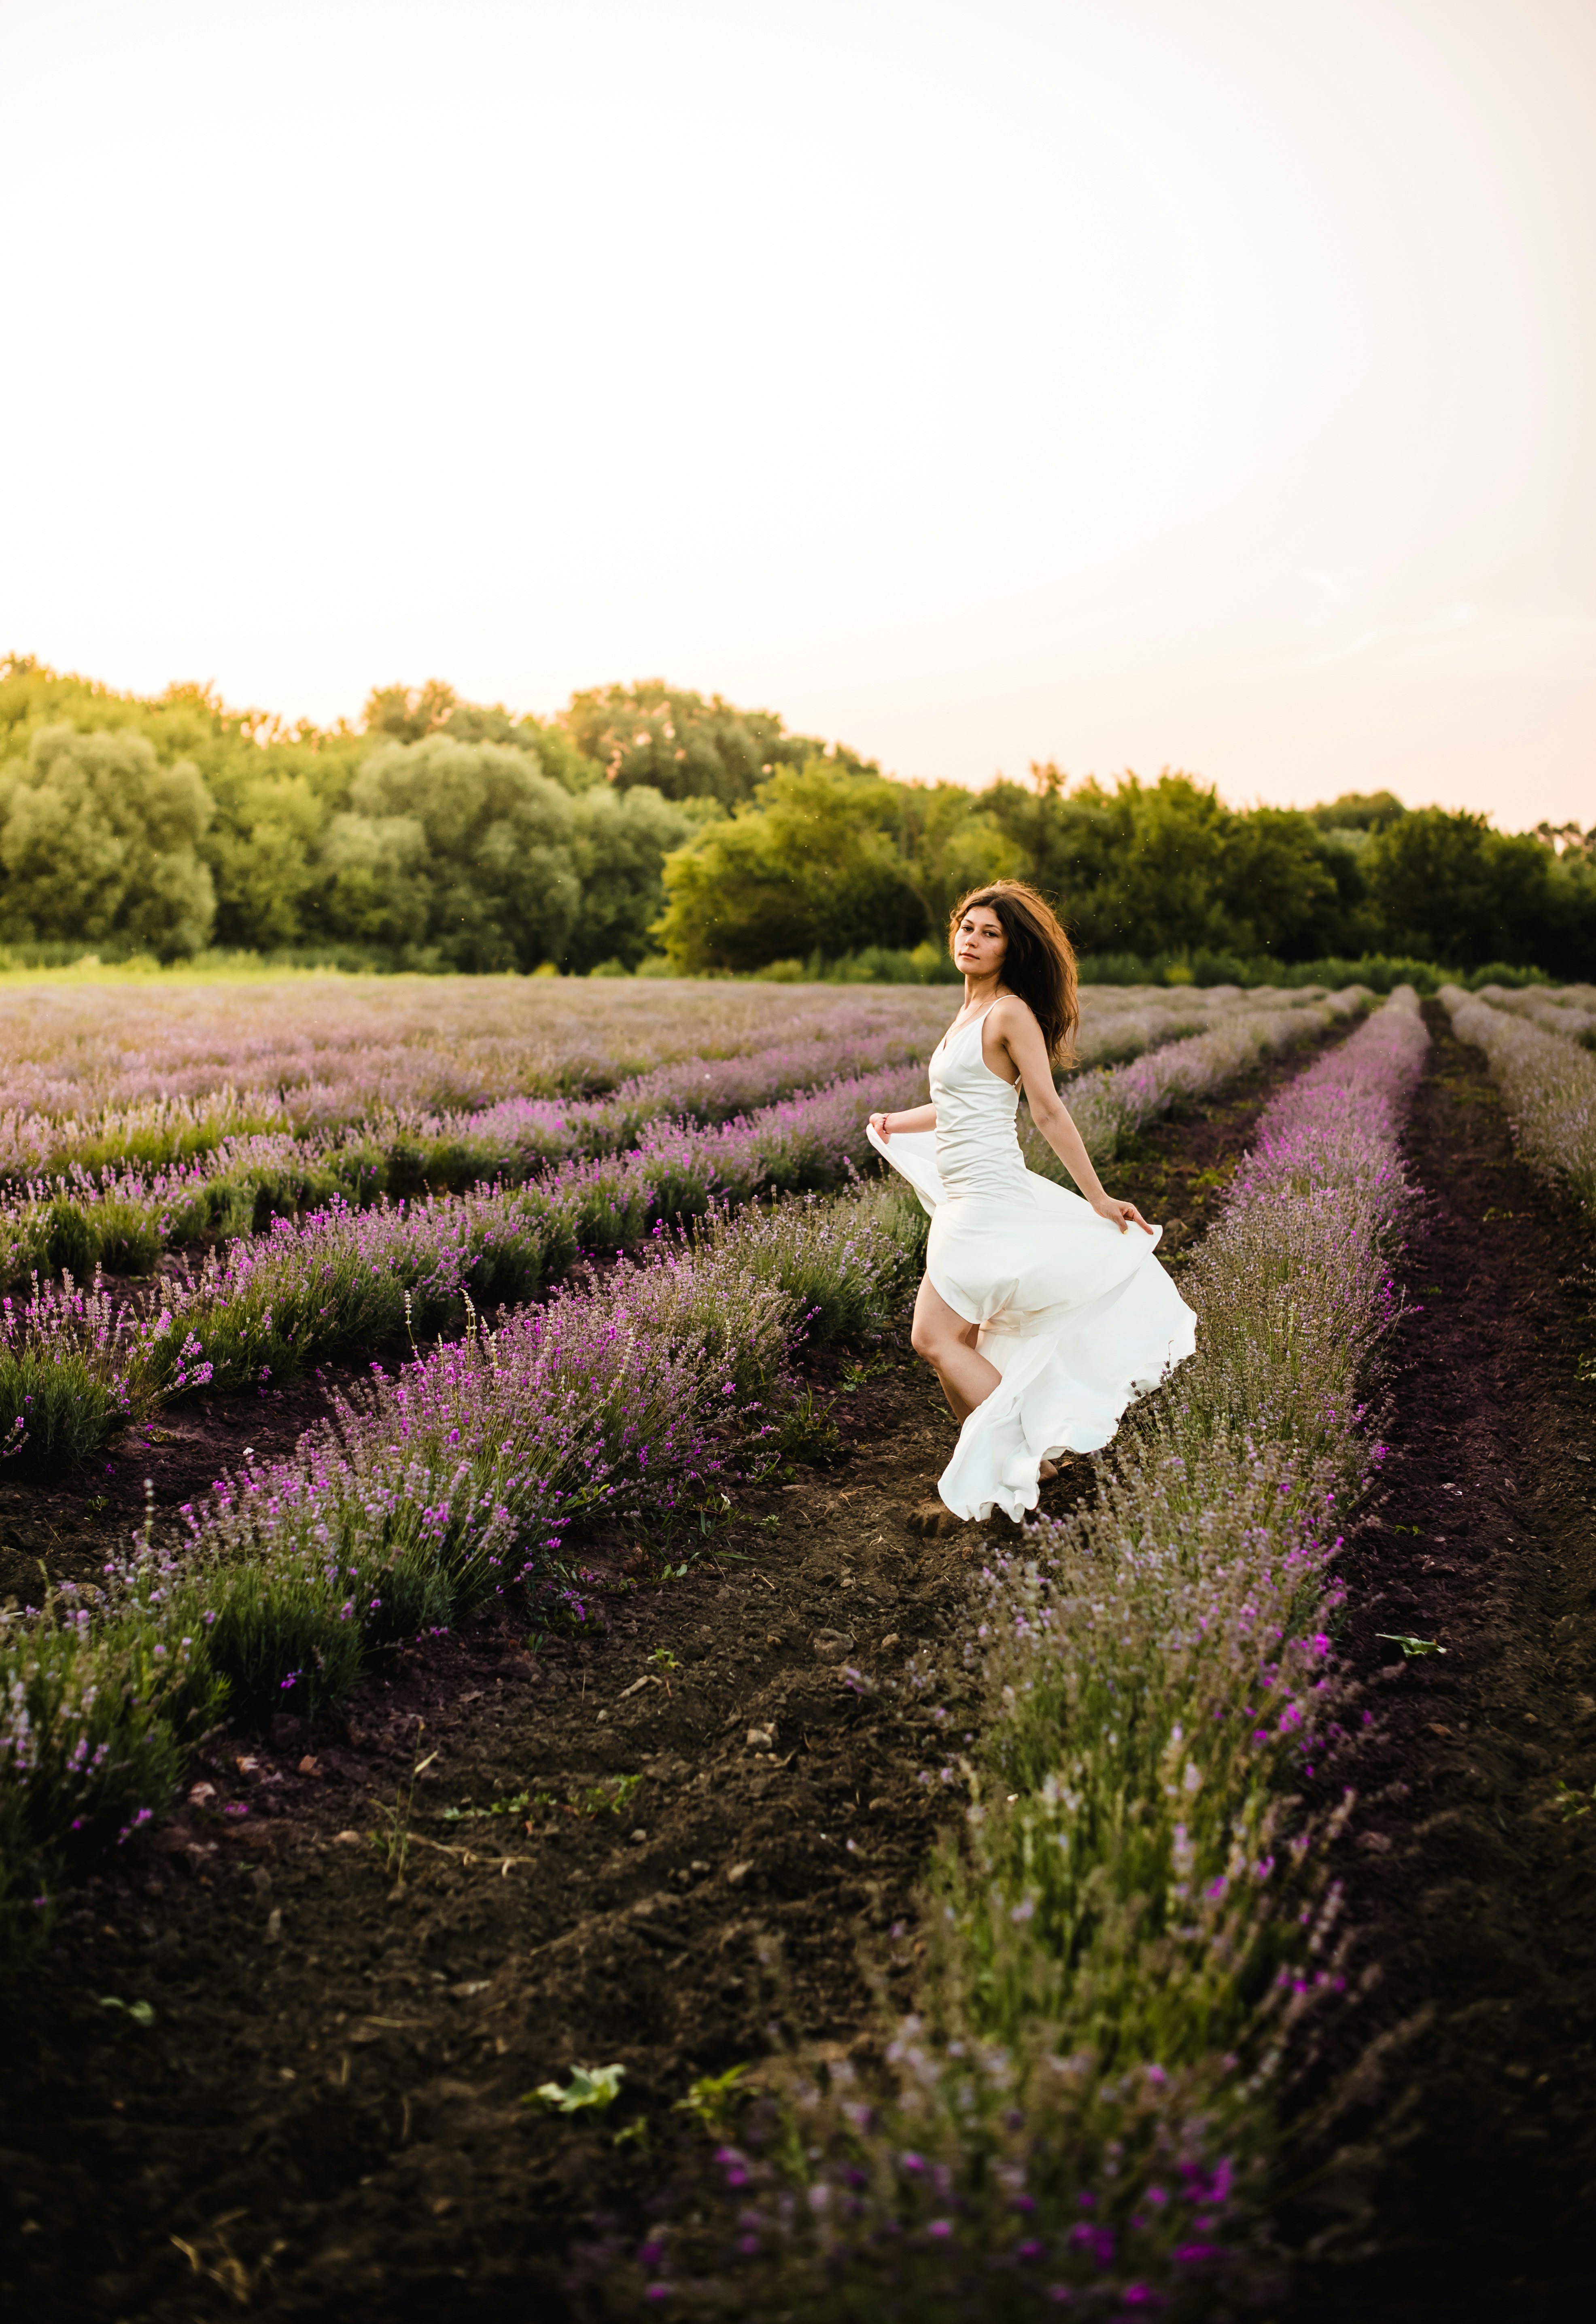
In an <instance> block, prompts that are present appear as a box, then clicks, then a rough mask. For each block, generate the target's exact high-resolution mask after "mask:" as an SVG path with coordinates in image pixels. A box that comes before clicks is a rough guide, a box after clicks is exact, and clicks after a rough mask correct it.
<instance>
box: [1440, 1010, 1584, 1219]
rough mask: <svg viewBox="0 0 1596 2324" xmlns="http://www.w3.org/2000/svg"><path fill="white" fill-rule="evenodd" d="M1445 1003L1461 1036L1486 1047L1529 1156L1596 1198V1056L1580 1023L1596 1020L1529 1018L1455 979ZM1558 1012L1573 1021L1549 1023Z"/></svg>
mask: <svg viewBox="0 0 1596 2324" xmlns="http://www.w3.org/2000/svg"><path fill="white" fill-rule="evenodd" d="M1441 1002H1442V1006H1443V1007H1444V1009H1445V1010H1446V1012H1447V1015H1448V1016H1449V1017H1450V1018H1451V1019H1452V1029H1453V1032H1454V1033H1455V1034H1456V1035H1457V1037H1458V1039H1459V1040H1460V1041H1468V1042H1471V1044H1472V1045H1473V1046H1474V1047H1476V1048H1480V1049H1483V1050H1484V1052H1485V1056H1486V1061H1487V1063H1488V1064H1489V1065H1490V1072H1491V1078H1492V1079H1493V1080H1494V1081H1495V1082H1496V1084H1497V1085H1498V1086H1499V1089H1500V1091H1501V1093H1502V1095H1503V1097H1504V1098H1505V1099H1506V1100H1507V1103H1508V1112H1509V1114H1510V1116H1511V1119H1512V1124H1513V1136H1514V1139H1515V1142H1516V1144H1517V1145H1518V1149H1519V1151H1520V1153H1521V1154H1523V1156H1524V1157H1525V1159H1526V1160H1527V1161H1528V1162H1531V1163H1533V1164H1534V1165H1535V1166H1536V1167H1537V1168H1538V1169H1540V1170H1543V1171H1547V1172H1557V1173H1560V1174H1561V1175H1562V1176H1564V1177H1565V1178H1567V1180H1568V1181H1569V1183H1570V1184H1571V1185H1573V1188H1574V1190H1575V1192H1576V1193H1577V1194H1580V1195H1582V1197H1583V1199H1584V1200H1585V1201H1586V1202H1587V1203H1588V1202H1591V1201H1592V1200H1596V1057H1592V1056H1591V1055H1590V1053H1589V1051H1588V1050H1587V1049H1585V1048H1583V1047H1579V1046H1578V1044H1579V1042H1580V1041H1581V1040H1582V1038H1583V1033H1582V1022H1590V1023H1592V1024H1596V1018H1586V1017H1585V1013H1584V1012H1582V1011H1576V1010H1572V1009H1570V1010H1555V1011H1554V1010H1550V1009H1546V1010H1542V1011H1541V1012H1539V1013H1538V1014H1537V1015H1536V1017H1535V1019H1533V1020H1531V1021H1527V1020H1526V1018H1525V1016H1524V1015H1523V1014H1522V1013H1521V1012H1518V1011H1513V1012H1511V1013H1509V1012H1508V1010H1506V1009H1503V1008H1500V1007H1496V1006H1493V1005H1492V1003H1491V1002H1490V1001H1488V1000H1487V999H1486V998H1485V997H1484V996H1483V995H1481V996H1480V997H1478V998H1476V997H1475V996H1473V995H1472V994H1470V993H1467V992H1462V991H1460V990H1459V989H1458V987H1457V986H1456V985H1455V984H1447V985H1443V987H1442V989H1441ZM1558 1016H1564V1017H1567V1018H1569V1019H1574V1020H1576V1021H1574V1022H1571V1023H1569V1024H1568V1025H1566V1026H1564V1025H1557V1026H1556V1027H1555V1028H1554V1029H1551V1028H1550V1020H1553V1019H1554V1018H1555V1017H1558Z"/></svg>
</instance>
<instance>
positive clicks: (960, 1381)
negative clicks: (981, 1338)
mask: <svg viewBox="0 0 1596 2324" xmlns="http://www.w3.org/2000/svg"><path fill="white" fill-rule="evenodd" d="M909 1338H910V1342H911V1343H912V1345H913V1347H914V1351H915V1353H916V1355H917V1356H923V1357H924V1358H925V1360H926V1361H927V1363H928V1364H929V1365H930V1367H931V1369H932V1370H933V1371H934V1372H935V1373H936V1377H937V1379H938V1380H939V1381H940V1382H941V1384H942V1393H943V1395H944V1396H945V1397H946V1398H947V1405H948V1410H949V1411H950V1412H951V1413H952V1414H953V1416H954V1418H955V1420H956V1421H958V1422H959V1424H960V1425H961V1426H962V1425H964V1422H965V1421H966V1420H968V1418H969V1417H970V1415H971V1414H972V1413H973V1411H974V1409H975V1407H976V1406H977V1405H978V1404H984V1403H985V1402H986V1399H987V1397H989V1396H990V1395H991V1394H992V1390H993V1388H996V1386H997V1384H998V1382H999V1380H1000V1379H1001V1378H1002V1374H1001V1372H1000V1371H999V1369H998V1368H997V1366H996V1365H995V1364H989V1363H988V1362H987V1360H986V1358H985V1357H984V1356H983V1354H982V1352H981V1351H980V1349H979V1348H978V1347H977V1346H976V1344H975V1340H976V1327H975V1325H974V1324H973V1323H965V1321H964V1317H963V1316H962V1315H960V1314H955V1311H954V1309H953V1308H951V1307H950V1306H949V1305H948V1304H947V1302H946V1299H944V1298H943V1296H942V1295H941V1293H940V1292H939V1291H936V1290H935V1289H934V1288H933V1286H932V1283H931V1278H930V1277H929V1276H928V1275H927V1277H926V1278H925V1280H924V1282H923V1283H922V1284H921V1285H920V1288H919V1296H918V1297H917V1299H916V1301H915V1303H914V1327H913V1329H912V1331H911V1332H910V1333H909Z"/></svg>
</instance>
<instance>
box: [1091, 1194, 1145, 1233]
mask: <svg viewBox="0 0 1596 2324" xmlns="http://www.w3.org/2000/svg"><path fill="white" fill-rule="evenodd" d="M1092 1207H1093V1210H1094V1211H1095V1212H1096V1213H1097V1215H1098V1217H1099V1218H1100V1219H1108V1220H1109V1221H1111V1222H1112V1224H1113V1225H1115V1226H1117V1227H1118V1228H1119V1230H1120V1232H1121V1234H1123V1233H1124V1231H1125V1230H1126V1228H1127V1227H1133V1226H1134V1227H1139V1228H1140V1229H1141V1231H1142V1232H1143V1234H1149V1235H1150V1234H1151V1232H1152V1229H1151V1227H1149V1224H1148V1222H1147V1221H1146V1220H1145V1219H1144V1218H1143V1217H1142V1215H1141V1213H1140V1212H1139V1210H1138V1209H1137V1207H1136V1205H1135V1203H1119V1202H1116V1201H1115V1200H1114V1197H1113V1196H1112V1194H1099V1195H1098V1197H1097V1200H1096V1201H1095V1202H1094V1203H1093V1205H1092Z"/></svg>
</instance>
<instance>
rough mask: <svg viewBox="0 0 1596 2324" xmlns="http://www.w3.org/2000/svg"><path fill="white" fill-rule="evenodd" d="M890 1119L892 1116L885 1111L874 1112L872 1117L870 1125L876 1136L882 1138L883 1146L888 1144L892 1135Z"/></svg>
mask: <svg viewBox="0 0 1596 2324" xmlns="http://www.w3.org/2000/svg"><path fill="white" fill-rule="evenodd" d="M890 1120H891V1116H890V1114H885V1113H872V1115H871V1117H870V1126H871V1128H872V1130H874V1131H875V1134H876V1136H877V1137H878V1138H879V1139H881V1143H882V1144H883V1146H884V1145H885V1144H886V1142H887V1140H888V1139H889V1138H890V1137H891V1135H892V1132H891V1130H890V1128H889V1127H888V1124H889V1122H890Z"/></svg>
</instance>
